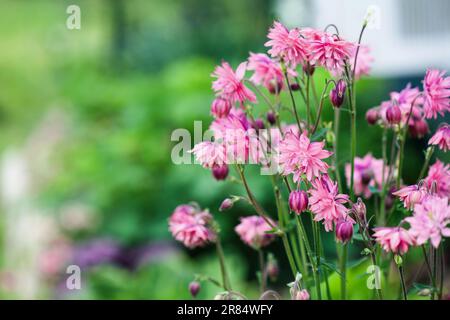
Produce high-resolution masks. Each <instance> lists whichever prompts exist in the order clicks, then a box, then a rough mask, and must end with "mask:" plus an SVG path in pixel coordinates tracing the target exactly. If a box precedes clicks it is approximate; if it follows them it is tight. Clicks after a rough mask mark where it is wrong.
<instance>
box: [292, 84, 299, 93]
mask: <svg viewBox="0 0 450 320" xmlns="http://www.w3.org/2000/svg"><path fill="white" fill-rule="evenodd" d="M291 90H292V91H298V90H300V85H299V84H298V83H291Z"/></svg>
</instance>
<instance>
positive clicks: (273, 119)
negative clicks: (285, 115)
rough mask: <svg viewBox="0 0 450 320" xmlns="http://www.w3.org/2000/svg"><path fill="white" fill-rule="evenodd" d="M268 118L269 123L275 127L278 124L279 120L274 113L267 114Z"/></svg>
mask: <svg viewBox="0 0 450 320" xmlns="http://www.w3.org/2000/svg"><path fill="white" fill-rule="evenodd" d="M266 118H267V121H268V122H269V123H270V124H271V125H274V124H275V123H276V122H277V118H276V116H275V113H273V112H272V111H269V112H267V115H266Z"/></svg>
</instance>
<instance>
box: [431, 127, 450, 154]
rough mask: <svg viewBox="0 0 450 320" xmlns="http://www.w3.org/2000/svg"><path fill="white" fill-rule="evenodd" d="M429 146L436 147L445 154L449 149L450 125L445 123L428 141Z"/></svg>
mask: <svg viewBox="0 0 450 320" xmlns="http://www.w3.org/2000/svg"><path fill="white" fill-rule="evenodd" d="M428 144H429V145H437V146H439V149H441V150H443V151H445V152H447V151H448V150H449V149H450V125H448V124H447V123H445V124H444V125H442V126H441V127H440V128H439V129H438V130H437V131H436V133H435V134H434V135H433V136H432V137H431V139H430V141H428Z"/></svg>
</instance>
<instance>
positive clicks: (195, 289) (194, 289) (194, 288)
mask: <svg viewBox="0 0 450 320" xmlns="http://www.w3.org/2000/svg"><path fill="white" fill-rule="evenodd" d="M199 291H200V283H199V282H198V281H192V282H191V283H189V292H190V293H191V296H192V297H193V298H195V297H196V296H197V294H198V293H199Z"/></svg>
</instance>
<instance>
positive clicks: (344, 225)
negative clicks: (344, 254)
mask: <svg viewBox="0 0 450 320" xmlns="http://www.w3.org/2000/svg"><path fill="white" fill-rule="evenodd" d="M352 236H353V224H352V222H351V221H350V220H344V219H343V220H339V221H338V222H337V223H336V239H337V240H338V241H339V242H342V243H347V242H349V241H350V240H351V239H352Z"/></svg>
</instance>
